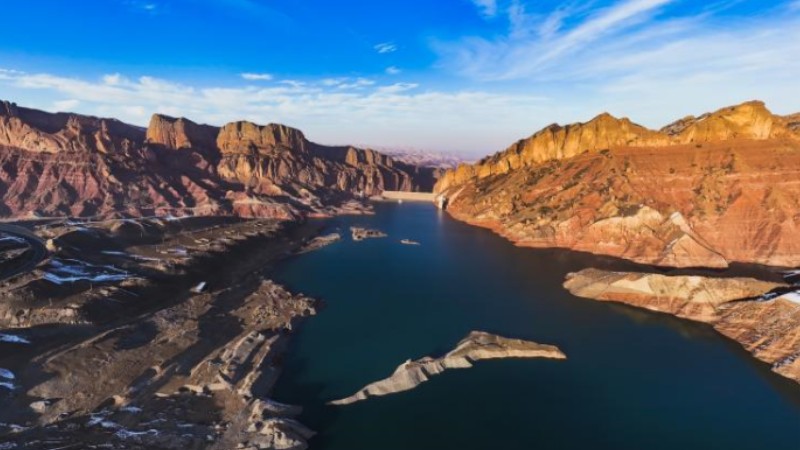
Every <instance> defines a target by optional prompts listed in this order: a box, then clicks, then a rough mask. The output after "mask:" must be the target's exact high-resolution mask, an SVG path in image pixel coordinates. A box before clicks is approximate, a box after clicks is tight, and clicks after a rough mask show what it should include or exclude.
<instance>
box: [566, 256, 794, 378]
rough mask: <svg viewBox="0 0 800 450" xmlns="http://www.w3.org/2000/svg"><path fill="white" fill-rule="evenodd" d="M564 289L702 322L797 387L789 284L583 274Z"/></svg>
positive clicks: (568, 281)
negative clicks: (788, 293)
mask: <svg viewBox="0 0 800 450" xmlns="http://www.w3.org/2000/svg"><path fill="white" fill-rule="evenodd" d="M564 287H565V288H566V289H567V290H568V291H570V292H571V293H572V294H573V295H576V296H578V297H583V298H589V299H593V300H599V301H611V302H617V303H623V304H626V305H630V306H634V307H638V308H642V309H647V310H650V311H654V312H658V313H664V314H669V315H672V316H675V317H678V318H681V319H686V320H691V321H694V322H702V323H707V324H709V325H711V326H712V327H713V328H714V330H715V331H716V332H717V333H719V334H721V335H722V336H725V337H726V338H728V339H731V340H732V341H734V342H737V343H738V344H739V345H741V346H742V347H743V348H744V349H745V350H747V351H748V352H749V353H750V354H751V355H752V357H754V358H755V359H758V360H760V361H762V362H764V363H766V364H769V365H770V367H771V369H772V371H773V372H775V373H776V374H778V375H781V376H783V377H786V378H788V379H790V380H793V381H795V382H796V383H800V303H798V302H796V301H792V300H790V299H788V295H787V294H786V293H787V292H792V291H793V287H792V286H791V285H789V284H785V283H769V282H764V281H759V280H755V279H748V278H728V279H725V278H710V277H699V276H664V275H659V274H652V273H633V272H613V271H603V270H596V269H586V270H582V271H580V272H576V273H572V274H569V275H568V276H567V279H566V281H565V282H564ZM796 288H797V287H796V286H794V289H796Z"/></svg>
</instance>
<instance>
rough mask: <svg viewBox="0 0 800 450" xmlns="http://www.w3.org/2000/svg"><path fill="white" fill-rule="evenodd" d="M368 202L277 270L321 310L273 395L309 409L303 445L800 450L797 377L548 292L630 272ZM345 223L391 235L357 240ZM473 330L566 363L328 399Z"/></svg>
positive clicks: (705, 341) (623, 309) (701, 338)
mask: <svg viewBox="0 0 800 450" xmlns="http://www.w3.org/2000/svg"><path fill="white" fill-rule="evenodd" d="M375 208H376V214H375V215H374V216H352V217H340V218H336V219H332V220H330V221H329V222H328V230H327V231H329V232H333V231H336V230H338V231H339V232H341V233H342V235H343V237H344V239H343V240H342V241H339V242H337V243H334V244H333V245H331V246H328V247H326V248H323V249H321V250H319V251H316V252H312V253H307V254H304V255H300V256H297V257H295V258H293V259H290V260H288V261H286V262H285V263H282V265H280V266H279V267H278V268H277V270H276V272H275V273H274V276H273V278H274V279H275V281H277V282H279V283H282V284H285V285H286V286H287V287H288V288H290V289H292V290H293V291H296V292H302V293H304V294H306V295H309V296H313V297H315V298H318V299H321V300H323V301H324V303H325V306H324V307H323V308H321V310H320V311H319V314H318V315H317V316H316V317H313V318H310V319H309V320H307V321H306V322H305V323H304V324H303V325H302V327H300V328H299V329H298V330H297V332H296V333H295V336H294V338H293V340H292V344H291V348H290V350H289V353H288V354H287V356H286V360H285V368H284V372H283V374H282V376H281V378H280V380H279V382H278V385H277V387H276V390H275V393H274V396H275V398H276V400H279V401H282V402H287V403H293V404H298V405H302V406H303V407H304V413H303V415H302V416H301V417H300V420H301V421H302V422H303V423H304V424H306V425H308V426H310V427H311V428H313V429H314V430H316V431H317V432H318V433H319V434H318V435H317V437H315V438H314V439H312V440H311V447H312V449H318V450H358V449H365V450H411V449H458V450H487V449H504V450H505V449H543V450H545V449H575V450H586V449H609V450H611V449H614V450H622V449H631V450H641V449H648V450H657V449H658V450H660V449H663V450H673V449H682V450H689V449H698V450H699V449H703V450H707V449H727V450H730V449H742V450H744V449H747V450H753V449H772V450H775V449H787V450H788V449H791V450H796V449H797V448H798V438H797V430H798V429H800V385H797V384H796V383H794V382H791V381H789V380H786V379H783V378H782V377H780V376H778V375H776V374H773V373H772V372H770V370H769V367H768V366H767V365H765V364H763V363H761V362H758V361H757V360H755V359H754V358H753V357H752V356H750V355H749V354H748V353H747V352H746V351H745V350H743V349H742V348H740V347H739V345H738V344H736V343H735V342H732V341H729V340H727V339H725V338H723V337H722V336H720V335H718V334H717V333H716V332H715V331H714V330H713V329H712V328H711V327H710V326H707V325H704V324H698V323H693V322H689V321H685V320H681V319H677V318H673V317H671V316H666V315H662V314H657V313H652V312H648V311H643V310H638V309H634V308H631V307H628V306H624V305H617V304H612V303H602V302H596V301H592V300H587V299H580V298H577V297H574V296H572V295H570V294H569V292H567V291H566V290H565V289H563V288H562V286H561V284H562V282H563V280H564V277H565V275H566V274H567V273H569V272H572V271H576V270H580V269H584V268H587V267H599V268H619V269H625V268H626V266H627V268H630V267H629V266H628V264H627V263H624V262H620V261H616V260H612V259H608V258H603V257H596V256H592V255H586V254H579V253H574V252H568V251H563V250H534V249H526V248H517V247H515V246H513V245H512V244H511V243H509V242H507V241H505V240H504V239H502V238H500V237H498V236H496V235H494V234H492V233H491V232H489V231H487V230H484V229H479V228H475V227H472V226H469V225H466V224H463V223H460V222H457V221H455V220H453V219H451V218H450V217H449V216H447V214H446V213H444V212H442V211H439V210H437V209H436V208H435V207H434V206H432V205H429V204H414V203H405V204H402V205H398V204H394V203H380V204H376V206H375ZM351 225H354V226H364V227H370V228H376V229H379V230H381V231H383V232H385V233H387V234H388V237H387V238H383V239H368V240H365V241H361V242H353V241H351V240H350V238H349V227H350V226H351ZM401 239H410V240H414V241H418V242H419V243H420V244H421V245H420V246H412V245H403V244H401V243H400V240H401ZM472 330H481V331H487V332H490V333H495V334H499V335H502V336H506V337H512V338H521V339H526V340H532V341H536V342H539V343H542V344H553V345H556V346H558V347H559V348H560V349H561V350H562V351H564V353H566V355H567V358H568V359H567V360H566V361H556V360H546V359H531V360H496V361H481V362H478V363H476V365H475V367H473V368H471V369H465V370H450V371H447V372H445V373H443V374H441V375H438V376H436V377H433V378H431V380H430V381H429V382H427V383H424V384H422V385H420V386H419V387H417V388H416V389H414V390H412V391H408V392H403V393H398V394H394V395H391V396H386V397H380V398H373V399H368V400H365V401H363V402H359V403H356V404H353V405H349V406H327V405H325V402H327V401H330V400H334V399H338V398H342V397H346V396H349V395H351V394H353V393H355V392H356V391H357V390H359V389H360V388H362V387H363V386H364V385H366V384H368V383H371V382H374V381H377V380H379V379H382V378H385V377H387V376H389V375H390V374H391V373H392V372H393V371H394V369H395V368H396V367H397V366H398V365H399V364H401V363H402V362H404V361H406V360H407V359H416V358H420V357H422V356H426V355H431V356H440V355H441V354H443V353H445V352H447V351H449V350H451V349H452V348H453V347H454V346H455V344H456V343H457V342H458V341H459V340H460V339H462V338H463V337H464V336H466V335H467V334H468V333H469V332H470V331H472Z"/></svg>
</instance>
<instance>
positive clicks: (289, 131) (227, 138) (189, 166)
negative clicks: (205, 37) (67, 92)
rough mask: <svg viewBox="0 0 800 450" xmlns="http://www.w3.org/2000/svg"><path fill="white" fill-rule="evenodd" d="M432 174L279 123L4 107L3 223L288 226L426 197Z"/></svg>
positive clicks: (0, 112) (0, 129)
mask: <svg viewBox="0 0 800 450" xmlns="http://www.w3.org/2000/svg"><path fill="white" fill-rule="evenodd" d="M434 172H435V171H434V170H433V169H420V168H417V167H414V166H410V165H406V164H402V163H394V162H393V160H392V159H391V158H389V157H387V156H384V155H381V154H379V153H376V152H373V151H371V150H362V149H356V148H346V147H325V146H321V145H318V144H314V143H312V142H310V141H308V140H307V139H306V138H305V137H304V136H303V134H302V133H301V132H300V131H299V130H295V129H293V128H289V127H287V126H284V125H267V126H263V127H262V126H258V125H255V124H251V123H247V122H236V123H232V124H228V125H226V126H224V127H223V128H221V129H220V128H217V127H212V126H208V125H199V124H196V123H194V122H192V121H190V120H187V119H183V118H178V119H176V118H172V117H167V116H162V115H154V116H153V118H152V120H151V122H150V125H149V127H148V128H147V129H146V130H145V129H143V128H139V127H135V126H131V125H127V124H124V123H122V122H119V121H117V120H113V119H99V118H95V117H86V116H80V115H76V114H65V113H59V114H50V113H46V112H42V111H37V110H33V109H28V108H22V107H18V106H16V105H14V104H12V103H8V102H3V103H0V189H2V191H1V192H2V203H0V215H3V216H27V215H36V216H64V215H69V216H110V215H132V216H142V215H153V214H175V215H226V214H233V215H239V216H244V217H267V218H277V219H292V218H295V217H298V216H299V215H303V214H310V215H320V214H323V215H324V214H329V213H331V212H336V205H337V204H340V203H342V202H345V201H347V200H348V199H350V198H353V197H354V196H359V195H363V196H367V195H373V194H378V193H380V192H382V191H383V190H406V191H411V190H430V189H431V188H432V187H433V183H434V179H433V174H434Z"/></svg>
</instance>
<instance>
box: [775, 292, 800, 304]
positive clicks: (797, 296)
mask: <svg viewBox="0 0 800 450" xmlns="http://www.w3.org/2000/svg"><path fill="white" fill-rule="evenodd" d="M778 298H780V299H783V300H788V301H790V302H792V303H797V304H798V305H800V292H797V291H795V292H789V293H788V294H783V295H781V296H780V297H778Z"/></svg>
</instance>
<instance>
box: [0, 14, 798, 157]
mask: <svg viewBox="0 0 800 450" xmlns="http://www.w3.org/2000/svg"><path fill="white" fill-rule="evenodd" d="M3 10H4V17H5V20H4V29H3V32H2V34H0V98H2V99H9V100H12V101H15V102H17V103H20V104H24V105H29V106H33V107H38V108H42V109H46V110H51V111H55V110H70V111H77V112H81V113H87V114H94V115H101V116H113V117H119V118H121V119H123V120H126V121H128V122H132V123H135V124H141V125H145V124H146V123H147V121H148V119H149V116H150V114H152V113H153V112H162V113H166V114H172V115H182V116H186V117H189V118H191V119H193V120H195V121H199V122H207V123H212V124H218V125H219V124H223V123H225V122H228V121H232V120H238V119H247V120H252V121H255V122H258V123H269V122H282V123H286V124H289V125H293V126H296V127H299V128H301V129H303V130H304V131H305V133H306V135H307V136H308V137H309V138H311V139H312V140H315V141H318V142H322V143H329V144H342V143H355V144H361V145H371V146H379V147H413V148H418V149H432V150H444V151H456V152H462V153H464V154H467V155H482V154H487V153H491V152H494V151H497V150H500V149H502V148H504V147H505V146H507V145H508V144H510V143H511V142H513V141H515V140H516V139H518V138H522V137H525V136H528V135H530V134H531V133H533V132H534V131H536V130H538V129H539V128H541V127H542V126H545V125H547V124H549V123H552V122H560V123H567V122H574V121H583V120H588V119H590V118H591V117H593V116H594V115H596V114H598V113H600V112H602V111H609V112H611V113H612V114H615V115H619V116H629V117H631V118H633V119H634V120H636V121H638V122H640V123H642V124H644V125H648V126H652V127H658V126H661V125H664V124H665V123H667V122H669V121H671V120H673V119H676V118H679V117H683V116H685V115H687V114H699V113H702V112H705V111H708V110H712V109H716V108H719V107H722V106H726V105H729V104H734V103H739V102H742V101H746V100H749V99H754V98H758V99H763V100H765V101H766V102H767V104H768V106H769V107H770V108H771V109H773V111H775V112H777V113H790V112H796V111H800V83H798V80H799V79H800V0H785V1H781V0H775V1H764V0H711V1H704V2H698V1H687V0H596V1H575V0H566V1H565V0H436V1H430V0H426V1H422V0H403V1H394V0H381V1H364V0H362V1H348V0H340V1H335V2H334V1H329V0H328V1H323V0H191V1H190V0H75V1H71V2H66V1H63V0H26V1H25V2H6V4H4V5H3Z"/></svg>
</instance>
